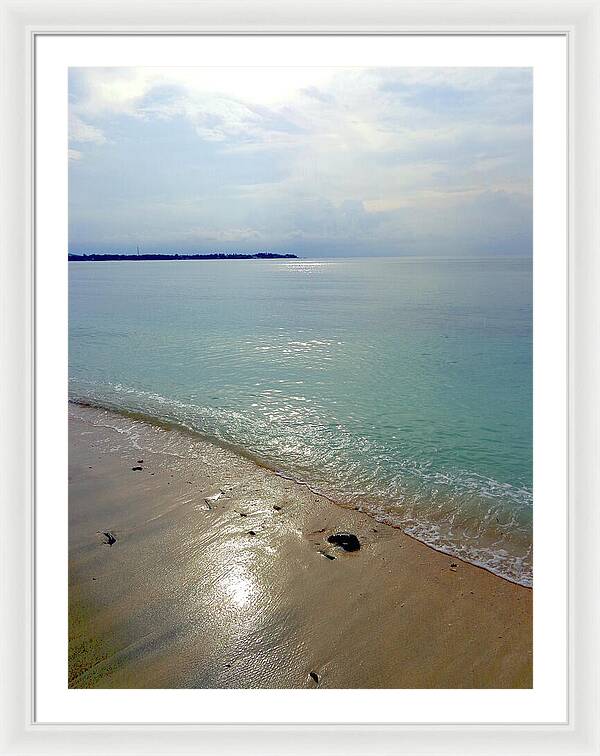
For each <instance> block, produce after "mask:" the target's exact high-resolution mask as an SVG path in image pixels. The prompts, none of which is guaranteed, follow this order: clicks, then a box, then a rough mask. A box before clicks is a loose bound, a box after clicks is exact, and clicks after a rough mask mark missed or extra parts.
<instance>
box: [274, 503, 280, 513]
mask: <svg viewBox="0 0 600 756" xmlns="http://www.w3.org/2000/svg"><path fill="white" fill-rule="evenodd" d="M273 509H274V510H275V511H276V512H280V511H281V507H278V506H277V504H274V505H273Z"/></svg>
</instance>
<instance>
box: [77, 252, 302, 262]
mask: <svg viewBox="0 0 600 756" xmlns="http://www.w3.org/2000/svg"><path fill="white" fill-rule="evenodd" d="M120 260H137V261H139V260H298V255H290V254H285V255H284V254H277V253H275V252H257V253H256V254H253V255H244V254H222V253H214V254H210V255H167V254H156V255H111V254H107V255H99V254H92V255H71V254H70V255H69V262H108V261H111V262H112V261H120Z"/></svg>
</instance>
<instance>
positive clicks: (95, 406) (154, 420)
mask: <svg viewBox="0 0 600 756" xmlns="http://www.w3.org/2000/svg"><path fill="white" fill-rule="evenodd" d="M68 403H69V405H73V406H75V407H83V408H88V409H91V410H97V411H100V412H107V413H109V414H112V415H116V416H118V417H121V418H125V419H127V420H131V421H134V422H142V423H147V424H149V425H153V426H156V427H157V428H162V429H164V430H167V431H175V432H179V433H183V434H186V435H188V436H190V438H192V439H196V440H198V441H200V442H203V443H209V444H213V445H214V446H217V447H218V448H220V449H224V450H226V451H228V452H231V453H233V454H235V455H237V456H240V457H242V458H243V459H246V460H249V461H250V462H251V463H252V464H254V465H257V466H258V467H260V468H262V469H264V470H268V471H269V472H272V473H274V474H275V475H278V476H280V477H281V478H283V479H284V480H288V481H290V482H291V483H294V484H296V485H298V486H304V487H306V488H307V489H308V491H310V493H312V494H314V495H316V496H320V497H322V498H324V499H326V500H327V501H329V502H331V503H332V504H334V505H335V506H337V507H340V508H341V509H345V510H354V511H359V512H362V513H363V514H365V515H367V516H368V517H370V518H371V519H372V520H373V521H374V522H376V523H379V524H380V525H386V526H387V527H390V528H394V529H395V530H399V531H400V532H401V533H402V534H403V535H405V536H407V537H408V538H411V539H413V540H415V541H417V543H421V544H422V545H424V546H426V547H427V548H429V549H431V550H432V551H435V552H437V553H439V554H444V555H445V556H448V557H451V558H452V559H457V560H459V561H460V562H462V563H463V564H468V565H471V566H473V567H477V568H478V569H481V570H484V571H485V572H489V573H490V574H491V575H494V576H495V577H498V578H500V579H501V580H506V582H508V583H511V584H513V585H519V586H521V587H523V588H527V589H529V590H533V585H532V584H531V583H525V582H520V581H519V580H517V579H516V578H513V577H511V576H509V575H506V574H503V573H502V572H499V571H496V570H494V569H493V568H492V567H491V566H490V565H487V564H485V563H484V562H478V561H475V560H469V559H466V558H465V557H463V556H461V555H460V554H457V553H453V552H452V551H451V550H450V549H446V550H445V549H443V548H440V547H437V546H435V545H434V544H432V543H429V542H427V541H426V540H424V539H423V538H421V537H419V536H418V535H416V534H413V533H409V532H407V531H406V530H405V528H404V525H402V523H395V522H390V521H389V520H388V521H386V520H385V519H381V515H379V519H378V517H377V516H376V515H375V514H373V513H372V512H369V511H368V510H367V509H361V508H357V507H356V506H355V505H347V504H344V502H343V497H342V496H337V497H336V496H333V495H330V494H328V493H326V492H324V491H320V490H319V489H318V488H317V487H315V486H314V485H313V484H311V483H310V481H305V480H300V479H298V478H295V477H294V476H293V475H290V474H288V473H286V472H284V471H283V470H282V469H281V468H279V467H277V466H276V465H274V464H271V463H269V462H268V461H266V460H264V459H262V458H261V457H260V456H259V455H257V454H255V453H254V452H252V451H250V450H249V449H246V448H244V447H242V446H238V445H236V444H234V443H231V442H229V441H225V440H223V439H221V438H218V437H217V436H213V435H211V434H209V433H202V432H201V431H199V430H196V429H194V428H190V427H188V426H186V425H183V424H182V423H180V422H178V421H177V420H165V419H163V418H159V417H156V416H154V415H149V414H148V413H146V412H143V411H140V410H128V409H123V408H119V407H116V406H112V405H104V404H102V403H100V402H95V401H94V400H91V399H73V398H69V400H68Z"/></svg>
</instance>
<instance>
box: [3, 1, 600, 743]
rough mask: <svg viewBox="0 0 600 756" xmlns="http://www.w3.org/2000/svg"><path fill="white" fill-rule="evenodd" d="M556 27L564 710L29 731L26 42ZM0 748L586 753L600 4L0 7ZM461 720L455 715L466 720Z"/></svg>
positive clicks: (593, 657)
mask: <svg viewBox="0 0 600 756" xmlns="http://www.w3.org/2000/svg"><path fill="white" fill-rule="evenodd" d="M115 33H118V34H164V33H169V34H173V33H175V34H178V33H181V34H184V33H185V34H192V33H196V34H204V35H206V34H225V33H226V34H241V35H247V34H295V35H297V34H324V33H328V34H366V33H368V34H386V35H390V34H398V35H407V34H409V35H415V34H440V35H452V34H473V35H498V34H502V35H547V34H552V35H564V36H565V37H566V39H567V43H568V56H569V57H568V66H569V79H568V92H569V97H568V110H569V112H568V119H569V123H568V125H569V134H568V193H569V197H568V207H569V227H568V250H569V323H568V327H569V376H568V385H569V390H568V391H569V395H568V407H569V413H568V435H569V501H568V508H569V512H568V519H569V533H568V538H569V576H568V581H569V583H568V593H569V605H568V609H569V635H568V643H569V675H568V701H569V711H568V717H567V720H566V722H564V723H560V724H552V725H545V724H539V723H533V722H532V723H531V724H525V725H524V724H520V725H514V724H508V723H507V724H501V725H498V724H495V725H482V724H472V725H471V724H464V723H463V724H456V725H448V724H445V725H402V724H386V725H334V724H331V725H319V726H314V725H308V724H306V725H303V724H297V725H266V724H261V725H235V724H221V725H191V724H186V725H177V724H151V725H148V724H144V725H122V724H121V725H117V724H109V723H107V724H102V725H99V724H73V723H68V722H64V723H53V724H40V723H38V722H36V721H35V715H34V703H33V701H34V690H33V664H34V659H33V648H34V631H35V612H34V595H33V567H32V565H33V550H34V545H35V537H36V528H35V521H34V517H33V511H34V509H33V502H34V497H35V486H34V465H35V459H34V416H35V414H34V413H35V398H34V397H35V383H34V375H35V372H34V371H35V364H34V363H35V359H34V296H35V256H34V253H35V241H36V240H35V228H34V211H35V200H34V197H35V186H34V181H33V175H34V173H33V171H34V165H35V151H34V148H33V147H34V144H33V135H34V118H35V113H34V108H33V104H34V100H33V85H34V76H33V72H34V58H33V55H34V50H35V40H36V36H38V35H42V34H45V35H47V34H54V35H57V34H115ZM0 34H1V37H0V40H1V42H0V44H1V54H2V59H1V76H2V87H1V91H0V96H1V100H0V108H1V109H0V115H1V118H2V121H1V122H2V131H3V139H2V143H1V149H2V152H1V162H0V165H1V166H2V170H1V178H0V201H1V205H0V208H1V210H0V213H1V214H0V217H1V218H2V227H1V230H0V234H1V237H0V241H1V247H0V266H1V267H0V287H1V288H0V291H1V300H0V301H1V302H2V322H1V330H0V338H1V341H0V348H1V351H0V355H1V363H0V364H1V365H2V368H1V369H2V391H1V395H0V402H1V405H0V406H1V407H2V411H1V418H2V421H1V427H0V433H1V436H0V450H1V468H0V471H1V472H0V476H1V480H2V488H1V496H2V499H1V517H2V520H1V524H0V555H1V559H2V562H1V567H0V581H1V582H0V585H1V594H0V596H1V601H0V612H1V619H2V622H1V627H2V644H0V653H1V657H0V671H1V673H0V678H1V683H0V685H1V688H0V753H3V754H14V755H15V756H16V754H21V755H25V754H42V753H57V752H61V753H78V754H92V753H93V754H102V753H123V754H128V753H137V754H146V753H148V754H163V753H164V754H167V753H169V754H175V753H191V752H202V753H207V754H208V753H217V752H218V753H223V754H227V753H230V754H253V753H260V754H271V753H272V754H284V753H285V754H295V753H298V754H300V753H306V752H307V750H310V752H312V753H328V754H337V753H340V754H341V753H344V754H391V753H399V752H402V753H415V754H418V753H436V754H453V753H457V754H458V753H464V752H476V753H479V754H500V753H506V752H509V751H510V752H515V753H522V754H553V753H557V754H559V753H560V754H572V755H573V756H575V754H577V755H578V756H579V755H582V756H583V755H584V754H598V753H600V726H599V723H598V720H599V719H600V717H599V716H598V712H599V711H600V695H599V693H600V663H599V648H600V644H599V643H598V640H597V628H598V627H599V626H600V602H599V596H598V584H599V580H598V578H599V575H600V558H599V557H598V550H597V542H598V537H599V536H600V515H599V513H598V510H597V507H596V506H595V503H596V502H597V501H598V500H599V498H600V472H599V465H598V451H599V450H598V428H599V427H600V424H599V422H598V421H599V420H600V405H599V402H598V399H597V394H596V391H595V389H596V387H597V386H598V385H599V382H600V364H599V359H598V356H597V335H598V333H599V332H600V318H599V308H598V306H597V305H596V303H595V299H596V292H597V291H598V289H599V284H600V262H599V259H598V257H599V256H598V252H597V251H598V249H599V248H600V223H599V221H598V218H599V217H600V216H599V212H600V210H599V209H600V202H599V200H600V196H599V194H600V182H599V171H598V166H599V165H600V160H599V158H600V137H599V135H598V133H599V126H600V118H599V115H600V112H599V111H600V52H599V50H598V48H599V47H600V46H599V45H598V40H599V39H600V2H598V0H581V1H579V0H575V1H574V2H569V1H568V0H560V1H558V2H549V1H548V2H546V1H545V0H531V1H530V2H527V1H524V2H520V3H512V2H510V3H507V2H501V1H498V0H495V1H493V0H479V2H464V3H462V2H460V3H459V2H453V0H440V1H439V2H432V3H422V2H401V3H400V2H399V3H395V4H393V3H384V2H378V3H375V4H365V3H361V2H355V1H354V0H351V1H346V2H337V1H336V2H328V3H320V4H318V3H315V4H310V5H308V6H307V5H306V4H305V3H304V4H301V3H299V2H279V3H277V2H275V1H274V0H226V2H215V1H214V0H203V1H202V2H193V3H167V2H164V0H162V1H160V2H153V1H152V2H147V3H145V4H144V5H143V6H142V7H140V6H138V5H136V4H135V3H133V2H131V0H122V1H121V2H120V3H118V4H112V3H107V2H101V1H100V0H98V1H97V2H89V3H87V4H77V3H72V2H59V0H46V1H42V0H33V1H32V2H27V0H0ZM465 719H466V720H468V715H467V716H466V717H465Z"/></svg>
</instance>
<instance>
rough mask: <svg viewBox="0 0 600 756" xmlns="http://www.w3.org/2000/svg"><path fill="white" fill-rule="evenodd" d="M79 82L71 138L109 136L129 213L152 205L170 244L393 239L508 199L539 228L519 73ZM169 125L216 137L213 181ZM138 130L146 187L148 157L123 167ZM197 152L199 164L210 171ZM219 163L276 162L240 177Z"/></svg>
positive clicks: (115, 74) (433, 230)
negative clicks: (172, 136)
mask: <svg viewBox="0 0 600 756" xmlns="http://www.w3.org/2000/svg"><path fill="white" fill-rule="evenodd" d="M75 84H76V86H75V87H74V89H73V91H72V93H71V95H72V96H71V107H70V130H71V141H72V142H73V143H86V142H87V143H91V144H95V145H104V146H105V148H106V149H104V150H103V161H104V162H103V165H102V167H101V171H102V175H105V176H107V179H106V185H113V186H114V185H118V186H119V187H136V188H135V189H129V191H131V192H137V194H134V195H132V197H131V199H130V201H128V202H127V203H126V207H127V208H128V210H127V212H130V213H133V212H134V210H133V207H139V208H140V210H139V213H140V218H138V219H137V221H136V222H137V223H138V225H141V223H143V224H144V228H145V229H146V232H147V233H148V234H150V233H152V231H151V228H152V224H154V226H153V227H154V233H155V235H156V236H157V238H158V236H159V235H160V238H162V239H167V238H169V239H172V240H177V239H180V240H181V241H182V242H183V241H189V242H190V243H191V242H192V241H196V240H198V239H201V240H202V239H203V240H207V241H208V240H216V241H219V242H223V243H227V242H232V243H233V242H236V241H239V242H244V241H247V242H251V241H253V240H256V241H257V242H258V241H259V240H261V241H264V240H267V241H268V239H269V238H274V236H275V235H276V234H277V236H278V238H284V239H286V238H303V239H319V238H321V239H327V238H329V239H343V237H344V235H346V236H349V237H352V238H353V239H364V240H365V241H367V240H368V239H372V240H385V239H387V240H388V241H392V242H393V240H394V239H395V238H396V239H397V238H406V235H407V234H409V235H411V236H413V237H414V236H419V234H421V236H423V237H425V236H428V237H430V236H431V235H432V234H434V235H435V234H438V233H439V234H441V235H443V233H444V228H449V227H452V228H454V229H455V230H456V229H459V228H460V229H462V233H465V234H468V233H469V229H468V222H472V219H473V213H474V212H475V210H474V209H473V208H476V207H480V208H484V209H486V212H493V208H496V207H500V205H501V206H502V213H501V215H502V218H503V222H505V223H506V224H508V225H510V223H511V218H516V219H517V221H518V223H519V224H521V226H522V225H523V224H525V226H526V225H527V218H526V214H525V216H524V215H523V213H522V212H521V209H520V208H521V205H520V204H519V203H523V202H524V203H525V205H527V203H528V202H529V201H530V198H531V99H532V93H531V77H530V74H528V73H527V72H524V71H523V70H520V69H504V70H503V69H442V68H439V69H349V68H348V69H335V68H330V69H315V68H310V67H306V68H297V69H296V68H291V69H290V68H279V69H278V68H267V69H252V68H247V69H232V68H221V69H210V68H196V69H185V68H181V69H179V68H164V69H152V68H135V69H106V68H96V69H94V68H92V69H77V70H76V71H75ZM142 121H143V124H142V123H141V122H142ZM170 122H173V124H174V125H178V126H179V125H180V124H186V125H187V127H188V128H189V127H190V126H191V127H192V130H193V131H192V132H191V133H193V134H195V135H196V136H197V138H198V144H199V145H205V148H203V149H204V152H201V153H199V154H202V155H205V154H207V151H212V152H210V154H212V155H214V160H213V161H212V163H211V164H210V165H211V168H210V170H211V182H210V184H209V185H208V188H201V187H200V186H199V188H195V184H194V182H193V181H191V180H190V181H185V182H181V181H180V182H173V181H172V180H170V175H171V174H169V173H168V172H167V173H166V174H165V173H164V170H163V168H162V167H161V166H163V165H171V164H173V165H174V166H175V167H177V166H181V159H182V158H181V155H180V153H179V152H178V151H177V150H176V149H175V147H176V144H174V143H173V144H171V143H170V142H169V138H168V129H167V130H165V128H164V125H165V124H168V123H170ZM117 123H118V124H119V127H118V129H116V128H115V124H117ZM128 124H129V125H128ZM153 125H154V126H156V134H157V135H158V134H159V133H160V138H158V137H157V141H156V142H155V143H153V142H152V141H151V140H152V133H153V132H152V126H153ZM128 129H129V131H128ZM137 132H139V133H142V132H143V133H144V139H146V140H148V142H147V149H148V161H147V162H148V163H150V162H151V161H152V160H154V159H155V158H156V159H157V160H158V159H159V158H160V164H156V163H155V162H153V163H152V165H153V166H154V168H155V170H154V171H153V172H152V177H153V181H152V182H151V185H150V186H149V187H147V186H143V187H141V188H140V186H141V185H140V183H139V182H137V183H136V178H137V174H140V173H141V171H140V162H139V160H138V163H137V164H136V165H137V174H136V175H133V177H132V176H131V175H130V173H131V171H132V170H133V169H130V168H129V165H128V159H129V156H128V155H127V154H126V155H125V156H124V155H123V154H122V153H119V158H114V159H113V162H111V148H115V149H117V148H118V146H119V140H120V139H122V138H123V134H127V135H128V138H129V140H130V141H135V140H136V136H137ZM192 149H193V148H192ZM74 152H77V151H76V150H75V151H74ZM115 154H117V153H115ZM173 156H175V157H173ZM80 157H81V154H80V153H78V154H77V156H76V158H75V159H78V158H80ZM86 157H87V156H86ZM198 160H200V161H201V160H202V159H201V158H197V160H196V163H193V161H190V167H189V170H190V171H192V170H195V171H202V162H200V163H198V162H197V161H198ZM219 160H221V161H222V163H223V165H225V164H227V165H228V166H230V165H231V162H232V161H236V162H237V164H239V165H240V166H244V165H248V166H256V168H257V170H259V171H260V169H261V167H264V166H270V165H277V168H278V170H277V171H272V172H271V174H272V175H270V176H269V178H268V179H266V180H261V179H258V178H257V179H256V180H255V181H253V180H251V179H246V181H245V183H242V182H241V180H240V179H239V178H238V179H237V181H232V179H231V178H230V174H231V173H232V171H231V169H229V173H228V172H227V171H226V170H225V169H223V170H222V171H221V169H220V167H219V165H220V162H219ZM192 163H193V168H192ZM86 164H87V160H86ZM132 165H133V164H132ZM80 167H81V166H78V167H77V168H76V169H74V171H77V172H78V173H77V180H81V181H85V174H84V173H83V171H80ZM96 170H97V171H99V170H100V168H98V167H97V168H96ZM111 171H112V174H113V180H112V182H111V181H109V179H108V173H109V172H111ZM161 171H162V172H161ZM266 172H267V173H268V171H266ZM233 173H235V172H233ZM189 175H192V174H189ZM161 177H163V178H165V177H166V180H165V183H164V188H162V189H161V187H163V185H162V184H161ZM182 185H183V186H184V187H185V188H184V189H181V194H177V187H178V186H182ZM202 186H204V185H202ZM150 189H152V191H154V192H158V193H159V194H160V193H161V191H162V192H164V194H165V196H164V197H162V198H161V204H160V206H156V207H154V206H153V204H152V200H151V199H150V197H149V196H145V195H144V192H145V191H149V190H150ZM88 190H89V191H95V189H94V188H93V187H89V188H88ZM170 193H171V194H172V196H171V195H170ZM79 195H80V196H83V195H82V193H81V192H79ZM490 196H491V197H493V198H494V199H493V201H487V202H483V203H480V204H479V205H478V204H477V203H478V202H479V199H478V198H482V197H488V198H489V197H490ZM505 197H512V198H514V202H512V204H511V203H510V202H509V203H506V202H504V200H503V199H502V198H505ZM98 199H100V200H101V201H104V202H107V201H108V202H110V198H108V199H107V198H106V196H103V197H100V198H96V199H95V206H98V205H99V204H100V202H99V201H98ZM90 202H92V200H90ZM141 208H146V211H145V212H143V211H142V209H141ZM190 208H192V209H190ZM90 212H92V210H90ZM98 212H100V211H98ZM526 212H528V211H526ZM411 213H412V217H413V218H417V219H418V222H414V221H413V220H412V219H411V217H410V216H411ZM511 213H512V215H511ZM461 214H462V215H461ZM142 216H143V217H142ZM112 217H113V218H115V217H116V216H115V214H114V213H113V216H112ZM461 218H463V219H464V222H463V220H461ZM523 218H525V220H523ZM466 219H469V221H468V222H467V220H466ZM517 221H515V222H517ZM111 222H116V220H114V221H111ZM127 225H128V223H127V221H126V220H124V221H123V226H124V227H126V226H127ZM491 225H492V226H493V225H494V224H493V223H492V224H491ZM419 227H420V228H419ZM494 227H495V226H494ZM456 233H458V231H456Z"/></svg>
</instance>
